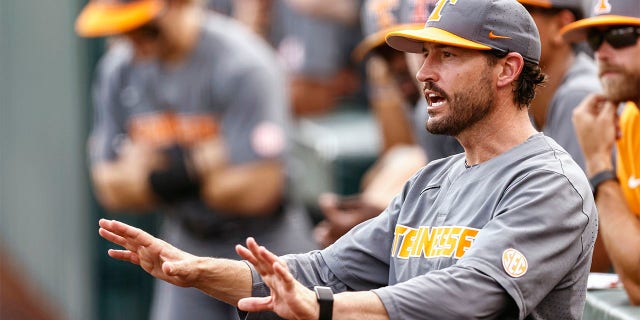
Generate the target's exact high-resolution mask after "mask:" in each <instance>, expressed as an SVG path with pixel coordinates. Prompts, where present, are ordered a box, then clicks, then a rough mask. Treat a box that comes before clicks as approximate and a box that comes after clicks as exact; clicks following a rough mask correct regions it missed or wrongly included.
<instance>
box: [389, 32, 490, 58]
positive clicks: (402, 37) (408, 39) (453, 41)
mask: <svg viewBox="0 0 640 320" xmlns="http://www.w3.org/2000/svg"><path fill="white" fill-rule="evenodd" d="M386 41H387V44H388V45H389V46H391V47H392V48H394V49H396V50H400V51H405V52H413V53H420V52H422V51H423V48H424V43H425V42H434V43H440V44H445V45H450V46H454V47H461V48H468V49H476V50H491V47H489V46H486V45H484V44H481V43H477V42H474V41H471V40H467V39H465V38H462V37H459V36H457V35H455V34H453V33H451V32H448V31H445V30H442V29H439V28H434V27H427V28H423V29H419V30H402V31H394V32H390V33H388V34H387V37H386Z"/></svg>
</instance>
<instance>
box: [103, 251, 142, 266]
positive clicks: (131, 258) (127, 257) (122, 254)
mask: <svg viewBox="0 0 640 320" xmlns="http://www.w3.org/2000/svg"><path fill="white" fill-rule="evenodd" d="M107 253H108V254H109V256H110V257H112V258H114V259H118V260H122V261H127V262H131V263H133V264H138V265H139V264H140V259H139V258H138V255H137V254H135V253H133V252H131V251H129V250H114V249H109V251H107Z"/></svg>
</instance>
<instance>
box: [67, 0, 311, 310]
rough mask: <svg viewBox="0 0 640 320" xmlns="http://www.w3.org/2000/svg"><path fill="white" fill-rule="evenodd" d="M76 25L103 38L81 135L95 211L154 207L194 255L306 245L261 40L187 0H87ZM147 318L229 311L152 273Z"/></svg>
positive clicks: (275, 79)
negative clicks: (249, 242)
mask: <svg viewBox="0 0 640 320" xmlns="http://www.w3.org/2000/svg"><path fill="white" fill-rule="evenodd" d="M76 31H77V33H78V34H79V35H80V36H84V37H103V36H115V38H114V40H113V41H112V42H111V44H110V46H109V49H108V51H107V52H106V54H105V55H104V57H103V58H102V59H101V61H100V64H99V66H98V72H97V77H96V79H95V82H94V87H93V89H94V94H93V98H94V101H93V103H94V111H95V112H94V115H95V120H94V124H93V130H92V133H91V137H90V140H89V152H90V160H91V177H92V180H93V183H94V186H95V192H96V194H97V197H98V199H99V201H100V203H101V204H102V205H103V206H104V207H105V208H106V209H108V210H110V211H126V212H141V213H145V212H150V211H152V210H153V211H155V210H158V211H161V212H162V213H163V220H164V221H163V225H162V228H161V235H162V237H163V238H165V239H167V240H168V241H171V242H173V243H177V244H180V246H181V247H184V248H188V250H190V251H192V252H197V253H198V254H200V255H204V256H215V257H230V256H235V253H234V251H233V245H234V244H236V243H238V242H240V241H242V240H243V239H244V238H246V237H247V236H248V235H255V236H257V238H258V239H262V241H263V242H265V243H269V244H270V246H273V247H274V248H275V250H276V251H278V252H280V253H287V252H300V251H305V250H309V249H312V248H313V247H314V244H313V241H312V239H311V237H310V236H309V233H310V228H311V226H310V223H309V221H307V220H308V216H307V215H306V214H305V212H304V210H303V208H302V207H301V206H300V205H298V204H297V203H295V202H293V201H291V198H290V197H289V196H288V177H287V161H288V160H287V159H288V156H287V151H288V150H287V149H288V146H287V143H288V141H287V140H288V134H287V131H288V126H289V116H290V115H289V113H288V111H289V109H288V100H287V96H286V88H285V80H284V75H283V73H282V71H281V70H280V69H279V68H278V66H279V64H278V62H277V58H276V55H275V53H274V52H273V50H272V49H271V48H270V47H269V46H268V45H267V44H266V43H265V42H264V41H263V39H261V38H260V37H258V36H256V35H254V34H253V33H252V32H250V31H249V30H248V29H247V28H246V27H245V26H243V25H242V24H239V23H237V22H235V21H233V20H231V19H229V18H227V17H224V16H222V15H219V14H215V13H212V12H209V11H207V10H205V7H204V3H202V2H201V1H199V0H120V1H107V0H93V1H90V2H89V3H88V4H87V5H86V6H85V7H84V9H83V10H82V12H81V13H80V15H79V16H78V18H77V20H76ZM151 317H152V318H153V319H205V318H206V319H212V318H213V319H233V318H235V317H237V314H236V312H235V308H233V307H230V306H229V305H227V304H224V303H221V302H219V301H217V300H215V299H212V298H211V297H209V296H207V295H205V294H202V293H201V292H199V291H197V290H195V289H187V288H179V287H176V286H172V285H168V284H166V283H163V282H157V283H156V286H155V291H154V298H153V305H152V311H151Z"/></svg>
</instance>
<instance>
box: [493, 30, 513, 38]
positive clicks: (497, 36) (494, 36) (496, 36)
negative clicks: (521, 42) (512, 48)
mask: <svg viewBox="0 0 640 320" xmlns="http://www.w3.org/2000/svg"><path fill="white" fill-rule="evenodd" d="M489 38H491V39H511V37H508V36H499V35H496V34H494V33H493V30H492V31H491V32H489Z"/></svg>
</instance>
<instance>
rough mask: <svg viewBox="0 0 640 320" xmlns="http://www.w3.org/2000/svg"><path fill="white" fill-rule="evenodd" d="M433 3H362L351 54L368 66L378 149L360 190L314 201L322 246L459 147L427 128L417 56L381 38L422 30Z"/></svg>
mask: <svg viewBox="0 0 640 320" xmlns="http://www.w3.org/2000/svg"><path fill="white" fill-rule="evenodd" d="M435 4H436V0H400V1H397V0H367V1H365V3H364V5H363V6H362V12H361V24H362V28H363V33H364V35H365V38H364V39H363V40H362V41H361V42H360V43H359V44H358V46H357V47H356V48H355V49H354V51H353V57H354V60H356V61H358V62H363V63H365V64H366V71H367V74H366V75H367V92H368V94H369V105H370V107H371V109H372V110H373V112H374V114H375V117H376V120H377V122H378V125H379V127H380V131H381V134H380V136H381V137H382V150H381V154H380V158H379V159H378V160H377V161H376V163H374V165H373V166H372V167H371V168H370V169H369V170H368V171H367V172H366V174H365V176H364V177H363V179H362V181H361V190H362V191H361V193H360V194H357V195H354V196H347V197H341V196H339V195H336V194H333V193H327V194H323V195H321V196H320V198H319V199H318V203H319V207H320V208H321V210H322V213H323V215H324V220H323V221H321V222H320V223H319V224H318V225H317V226H316V228H315V230H314V237H315V239H316V241H317V242H318V243H319V244H320V245H321V246H322V247H326V246H328V245H330V244H331V243H333V242H335V241H336V240H337V239H338V238H339V237H341V236H342V235H343V234H345V233H346V232H347V231H349V230H350V229H351V228H353V227H354V226H355V225H357V224H359V223H360V222H362V221H365V220H367V219H370V218H372V217H375V216H377V215H378V214H380V212H382V211H383V210H384V208H386V207H387V205H388V204H389V202H390V201H391V199H392V198H393V197H394V196H395V195H397V194H398V193H399V192H400V191H401V190H402V186H403V185H404V182H405V181H406V180H407V179H409V178H410V177H411V176H412V175H414V174H415V173H416V172H417V171H418V170H419V169H420V168H421V167H422V166H424V165H425V164H426V163H427V161H428V160H429V161H431V160H436V159H440V158H443V157H446V156H449V155H453V154H456V153H460V152H462V151H463V149H462V146H460V144H459V143H458V141H457V140H456V139H455V138H453V137H450V136H444V135H434V134H431V133H429V132H427V131H426V130H425V123H426V114H427V112H426V100H425V99H420V97H421V96H422V94H421V92H420V90H419V85H418V83H417V80H416V79H415V74H416V73H417V71H418V70H419V69H420V66H421V65H422V57H421V55H419V54H414V53H405V52H401V51H397V50H395V49H393V48H391V47H390V46H389V45H387V43H385V42H384V36H385V35H386V34H387V33H388V32H390V31H394V30H401V29H407V28H412V29H421V28H423V27H424V24H425V22H426V21H427V17H428V15H429V13H430V12H431V10H432V9H433V7H434V6H435Z"/></svg>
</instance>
